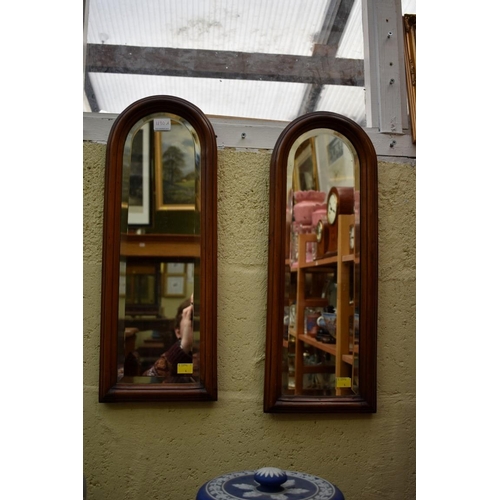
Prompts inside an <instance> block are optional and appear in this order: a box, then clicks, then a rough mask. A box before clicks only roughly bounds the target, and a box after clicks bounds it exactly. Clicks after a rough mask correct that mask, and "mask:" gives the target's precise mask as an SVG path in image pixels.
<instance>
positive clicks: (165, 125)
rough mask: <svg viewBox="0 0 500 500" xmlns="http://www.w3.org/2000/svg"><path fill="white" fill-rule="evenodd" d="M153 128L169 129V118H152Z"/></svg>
mask: <svg viewBox="0 0 500 500" xmlns="http://www.w3.org/2000/svg"><path fill="white" fill-rule="evenodd" d="M154 129H155V130H170V118H155V119H154Z"/></svg>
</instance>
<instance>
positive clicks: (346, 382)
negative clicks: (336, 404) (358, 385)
mask: <svg viewBox="0 0 500 500" xmlns="http://www.w3.org/2000/svg"><path fill="white" fill-rule="evenodd" d="M341 387H351V377H337V388H341Z"/></svg>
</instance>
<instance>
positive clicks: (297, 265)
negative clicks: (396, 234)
mask: <svg viewBox="0 0 500 500" xmlns="http://www.w3.org/2000/svg"><path fill="white" fill-rule="evenodd" d="M333 187H336V188H339V189H337V190H336V191H335V192H336V193H337V192H338V193H341V194H342V195H343V196H344V197H345V198H344V200H343V201H342V206H340V203H339V202H337V203H336V207H334V203H333V199H330V204H329V205H328V203H327V202H328V195H329V194H330V190H331V189H332V188H333ZM356 192H358V196H356ZM287 193H288V199H289V204H288V205H287V206H286V207H284V209H285V211H286V214H284V215H285V217H286V220H287V233H288V234H289V238H288V239H287V241H288V242H289V244H288V246H287V248H286V254H285V256H284V260H283V261H284V263H285V286H286V288H285V305H284V309H283V367H282V370H283V394H294V395H304V394H307V395H317V396H323V395H326V396H337V395H346V394H356V393H357V391H358V380H357V366H358V354H359V328H358V324H359V320H358V318H359V307H358V302H359V299H358V300H357V297H356V290H357V289H358V288H359V285H358V286H356V285H357V283H356V280H355V279H354V277H355V276H358V277H359V272H356V266H357V264H358V265H359V259H358V260H357V261H356V258H355V255H356V251H355V243H356V236H355V233H356V231H355V224H356V219H357V220H358V225H359V206H356V203H355V200H356V198H358V199H359V158H358V155H357V154H356V151H355V150H354V148H353V146H352V144H351V143H350V141H348V140H347V139H346V138H345V137H344V136H342V135H341V134H339V133H337V132H334V131H333V130H329V129H315V130H312V131H310V132H307V133H305V134H302V135H301V136H300V137H299V138H298V139H297V140H296V141H295V142H294V143H293V146H292V148H291V149H290V153H289V156H288V166H287ZM330 196H333V194H330ZM335 208H336V209H337V214H336V220H335V221H334V224H329V222H328V215H327V213H328V211H329V212H330V214H333V210H334V209H335ZM339 209H340V210H339ZM339 212H340V213H339ZM333 231H335V232H336V233H337V234H336V235H335V236H334V235H333V234H332V235H330V234H327V233H328V232H333ZM358 233H359V231H358ZM358 281H359V280H358Z"/></svg>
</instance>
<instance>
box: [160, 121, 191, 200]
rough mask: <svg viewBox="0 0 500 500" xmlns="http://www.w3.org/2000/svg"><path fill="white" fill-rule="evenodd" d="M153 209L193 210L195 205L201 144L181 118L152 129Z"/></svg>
mask: <svg viewBox="0 0 500 500" xmlns="http://www.w3.org/2000/svg"><path fill="white" fill-rule="evenodd" d="M154 141H155V190H156V210H195V209H196V207H197V205H198V196H199V195H198V193H199V164H200V147H199V142H198V140H197V135H196V134H194V133H193V131H192V130H190V128H189V124H187V123H186V122H184V121H176V120H175V119H172V120H171V125H170V129H169V130H155V131H154Z"/></svg>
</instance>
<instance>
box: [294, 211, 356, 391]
mask: <svg viewBox="0 0 500 500" xmlns="http://www.w3.org/2000/svg"><path fill="white" fill-rule="evenodd" d="M338 223H339V237H338V252H337V255H334V256H329V257H326V258H323V259H318V260H314V261H311V262H307V261H306V247H307V244H308V243H313V244H314V243H315V242H316V235H315V234H299V235H298V259H297V264H296V265H295V266H291V269H290V271H291V272H292V273H296V294H294V296H292V297H289V302H290V304H291V303H293V302H295V307H296V317H295V325H296V329H298V331H299V333H298V334H297V331H296V330H295V329H294V328H289V330H288V335H289V339H290V338H293V339H294V340H295V342H293V343H292V342H289V343H287V347H288V346H293V344H295V351H294V359H295V366H294V368H293V372H294V384H295V385H294V392H295V394H297V395H304V394H306V393H307V392H308V391H307V388H304V386H303V385H304V384H303V379H304V375H305V374H308V373H332V374H333V373H334V374H335V379H339V378H351V380H353V368H354V365H355V356H356V355H357V354H358V353H359V349H358V346H357V345H354V346H353V345H352V339H351V346H349V343H350V339H349V329H350V327H351V329H352V328H354V326H353V318H354V304H353V301H352V298H351V295H352V290H351V287H352V284H351V283H350V273H352V271H353V266H354V265H355V263H356V258H355V254H354V252H353V251H352V250H350V248H349V227H350V226H352V225H353V224H354V215H340V216H339V222H338ZM316 272H319V273H322V274H323V275H324V276H328V275H332V276H333V275H334V274H335V276H336V285H337V303H336V304H328V300H327V299H326V298H323V297H321V296H319V295H317V296H314V297H306V274H308V273H316ZM328 305H333V306H334V307H335V308H336V312H337V335H336V343H335V344H327V343H324V342H320V341H318V340H316V339H315V338H314V337H313V336H311V335H307V334H306V333H305V332H304V318H305V309H306V308H308V307H311V308H315V307H318V308H323V307H325V306H328ZM306 346H309V347H312V348H314V349H317V350H318V351H319V352H323V353H327V354H329V355H331V356H333V358H334V360H335V362H334V363H333V364H332V365H321V366H318V365H316V366H314V365H313V366H311V365H306V364H305V363H304V352H305V349H306V348H307V347H306ZM335 394H336V395H338V396H342V395H348V394H352V390H351V388H349V387H347V388H344V387H337V388H336V389H335Z"/></svg>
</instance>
